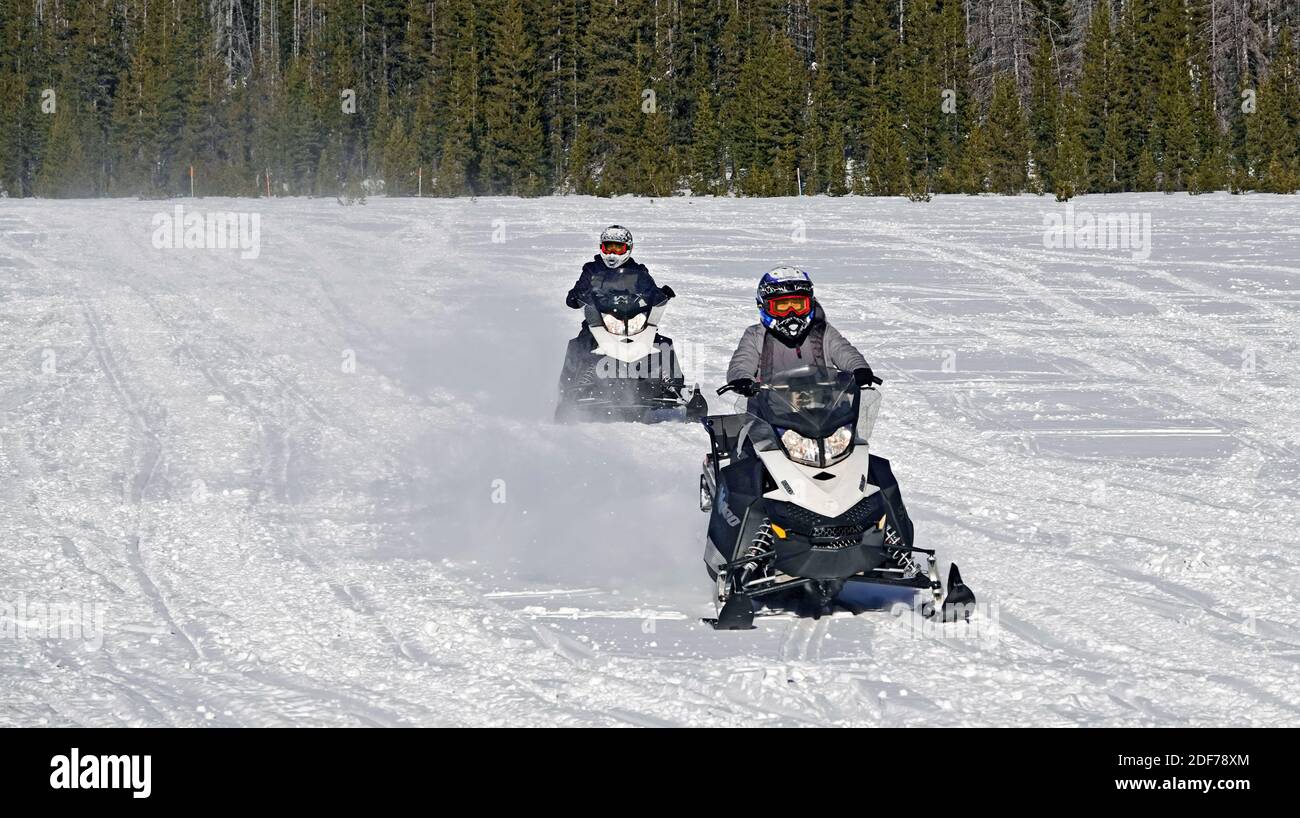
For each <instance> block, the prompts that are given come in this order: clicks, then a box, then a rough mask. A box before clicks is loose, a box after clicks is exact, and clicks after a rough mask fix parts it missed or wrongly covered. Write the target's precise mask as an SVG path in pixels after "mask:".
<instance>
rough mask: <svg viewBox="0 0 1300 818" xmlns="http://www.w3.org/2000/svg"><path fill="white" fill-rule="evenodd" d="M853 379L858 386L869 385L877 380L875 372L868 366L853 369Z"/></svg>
mask: <svg viewBox="0 0 1300 818" xmlns="http://www.w3.org/2000/svg"><path fill="white" fill-rule="evenodd" d="M853 380H855V381H857V382H858V386H871V385H872V384H873V383H878V382H879V381H878V379H877V378H876V373H874V372H872V371H871V367H869V366H864V367H863V368H861V369H855V370H853Z"/></svg>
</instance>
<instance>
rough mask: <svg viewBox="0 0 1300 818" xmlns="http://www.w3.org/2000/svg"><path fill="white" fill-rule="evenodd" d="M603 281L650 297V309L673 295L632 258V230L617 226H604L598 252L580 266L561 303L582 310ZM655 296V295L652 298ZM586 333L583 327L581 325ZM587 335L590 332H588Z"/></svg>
mask: <svg viewBox="0 0 1300 818" xmlns="http://www.w3.org/2000/svg"><path fill="white" fill-rule="evenodd" d="M607 280H616V281H620V282H627V283H628V285H630V286H629V287H628V288H629V289H632V290H633V291H634V292H638V293H648V294H650V295H651V298H652V300H651V301H650V305H651V306H657V305H658V304H662V303H663V302H664V301H667V300H668V299H670V298H673V297H674V296H676V293H674V292H673V290H672V288H671V287H660V286H659V285H658V284H655V280H654V277H653V276H651V275H650V271H649V270H648V269H646V266H645V265H644V264H639V263H637V262H636V261H635V260H634V259H633V258H632V231H631V230H628V229H627V228H626V227H620V226H619V225H617V224H613V225H610V226H609V227H606V228H605V229H604V231H602V232H601V234H600V252H599V253H597V254H596V256H595V257H594V258H593V259H592V260H591V261H589V262H587V263H586V264H584V265H583V267H582V274H581V275H579V276H578V282H577V283H576V284H574V285H573V289H571V290H569V295H568V297H567V298H566V299H565V301H564V303H566V304H568V305H569V307H571V308H572V309H575V310H578V309H582V307H583V305H584V304H587V303H589V302H590V300H591V290H592V287H600V286H601V285H602V284H604V283H606V281H607ZM656 294H657V295H656ZM582 331H583V332H587V325H586V324H583V325H582ZM588 334H590V333H588Z"/></svg>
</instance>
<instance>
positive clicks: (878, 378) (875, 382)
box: [871, 375, 884, 386]
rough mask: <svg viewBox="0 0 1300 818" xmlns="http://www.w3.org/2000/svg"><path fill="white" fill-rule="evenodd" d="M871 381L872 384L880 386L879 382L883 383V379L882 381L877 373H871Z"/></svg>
mask: <svg viewBox="0 0 1300 818" xmlns="http://www.w3.org/2000/svg"><path fill="white" fill-rule="evenodd" d="M871 382H872V383H873V384H875V385H876V386H880V385H881V384H883V383H884V381H882V380H881V379H880V377H879V376H877V375H872V376H871Z"/></svg>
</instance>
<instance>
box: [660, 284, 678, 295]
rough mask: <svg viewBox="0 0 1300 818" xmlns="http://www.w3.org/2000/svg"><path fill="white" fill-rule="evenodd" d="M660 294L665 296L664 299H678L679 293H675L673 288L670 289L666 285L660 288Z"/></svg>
mask: <svg viewBox="0 0 1300 818" xmlns="http://www.w3.org/2000/svg"><path fill="white" fill-rule="evenodd" d="M659 292H661V293H663V294H664V298H676V297H677V293H675V292H673V288H672V287H669V286H668V285H667V284H665V285H664V286H662V287H660V288H659Z"/></svg>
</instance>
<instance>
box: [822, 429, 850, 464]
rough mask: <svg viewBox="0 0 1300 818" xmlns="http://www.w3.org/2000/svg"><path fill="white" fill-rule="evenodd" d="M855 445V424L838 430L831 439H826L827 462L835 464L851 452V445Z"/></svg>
mask: <svg viewBox="0 0 1300 818" xmlns="http://www.w3.org/2000/svg"><path fill="white" fill-rule="evenodd" d="M852 443H853V424H852V423H849V424H846V425H844V426H841V427H840V428H838V429H836V430H835V432H834V433H833V434H831V436H830V437H828V438H826V462H827V463H834V462H835V461H836V460H838V459H840V458H841V457H843V456H844V453H845V452H847V451H848V450H849V446H850V444H852Z"/></svg>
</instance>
